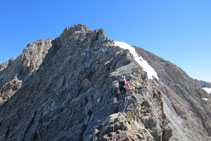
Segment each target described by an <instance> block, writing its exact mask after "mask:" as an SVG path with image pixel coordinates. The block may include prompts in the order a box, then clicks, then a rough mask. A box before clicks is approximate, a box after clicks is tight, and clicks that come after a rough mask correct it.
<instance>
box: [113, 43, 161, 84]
mask: <svg viewBox="0 0 211 141" xmlns="http://www.w3.org/2000/svg"><path fill="white" fill-rule="evenodd" d="M114 45H115V46H119V47H120V48H123V49H128V50H129V51H130V53H131V54H132V55H133V57H134V58H135V60H136V62H137V63H138V64H139V65H140V66H141V67H142V68H143V69H144V71H145V72H147V76H148V78H149V79H153V77H154V78H156V79H157V80H159V78H158V75H157V72H156V71H155V70H154V68H152V67H151V66H150V65H149V64H148V62H147V61H146V60H144V59H143V58H142V57H141V56H139V55H138V54H137V52H136V50H135V48H134V47H132V46H131V45H129V44H127V43H125V42H119V41H115V42H114Z"/></svg>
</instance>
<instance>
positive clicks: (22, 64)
mask: <svg viewBox="0 0 211 141" xmlns="http://www.w3.org/2000/svg"><path fill="white" fill-rule="evenodd" d="M131 47H132V46H131ZM132 48H133V47H132ZM134 48H135V50H136V52H137V54H138V55H139V56H142V58H143V59H144V60H146V61H147V62H148V63H149V65H151V66H152V67H153V68H154V69H155V71H156V72H157V74H158V77H159V80H157V79H149V78H148V77H147V72H145V71H144V68H143V67H141V66H140V65H139V64H138V63H137V61H136V60H135V59H134V55H133V54H131V52H130V51H129V50H126V49H122V48H121V47H120V46H116V45H115V43H114V41H112V40H110V39H108V37H107V36H106V35H105V33H104V30H103V29H99V30H94V31H92V30H90V29H89V28H88V27H86V26H85V25H81V24H79V25H76V26H73V27H69V28H66V29H65V30H64V32H63V33H62V34H61V36H60V37H58V38H56V39H49V40H46V41H37V42H35V43H33V44H29V45H28V47H27V48H26V49H25V50H24V51H23V54H22V55H21V56H19V57H17V58H16V59H12V60H10V61H8V62H6V63H4V64H2V65H1V66H0V80H1V81H0V98H1V103H2V104H1V105H0V129H1V130H0V140H51V141H52V140H56V141H58V140H61V141H63V140H64V141H66V140H71V141H72V140H75V141H77V140H90V141H91V140H92V141H93V140H143V141H144V140H147V141H151V140H152V141H153V140H156V141H159V140H163V141H167V140H187V141H189V140H190V141H198V140H203V141H206V140H210V136H211V119H210V117H211V113H210V109H211V105H210V97H209V95H207V94H206V92H204V91H203V90H202V89H201V88H200V86H198V85H197V84H196V83H195V82H194V81H193V79H191V78H190V77H188V76H187V75H186V74H185V73H184V72H183V71H182V70H181V69H179V68H178V67H177V66H175V65H173V64H172V63H170V62H167V61H165V60H163V59H162V58H159V57H157V56H155V55H153V54H151V53H149V52H147V51H145V50H143V49H141V48H138V47H134ZM123 74H124V75H126V77H127V80H128V82H129V84H130V87H131V91H130V94H129V95H128V96H127V99H128V101H127V102H128V103H127V107H126V108H125V106H124V105H125V103H124V102H123V101H124V99H123V98H122V96H121V95H118V94H117V92H116V91H115V90H116V89H118V85H117V84H118V79H119V77H120V76H121V75H123ZM204 97H206V98H208V100H207V101H204V100H203V99H202V98H204ZM123 111H124V112H123ZM196 121H197V122H196Z"/></svg>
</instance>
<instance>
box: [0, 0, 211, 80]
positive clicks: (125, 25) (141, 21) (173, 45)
mask: <svg viewBox="0 0 211 141" xmlns="http://www.w3.org/2000/svg"><path fill="white" fill-rule="evenodd" d="M210 7H211V1H210V0H81V1H78V0H36V1H32V0H31V1H29V0H1V1H0V19H1V22H0V63H3V62H5V61H7V60H8V59H9V58H11V57H16V56H18V55H20V54H21V52H22V50H23V49H24V48H25V47H26V45H27V44H28V43H30V42H34V41H36V40H39V39H43V40H45V39H48V38H56V37H58V36H59V35H60V34H61V33H62V32H63V30H64V28H65V27H69V26H73V25H74V24H79V23H82V24H85V25H87V26H88V27H90V28H91V29H93V30H94V29H98V28H104V29H105V32H106V34H107V36H108V37H109V38H110V39H112V40H117V41H124V42H126V43H129V44H132V45H136V46H140V47H142V48H144V49H146V50H148V51H151V52H152V53H154V54H156V55H158V56H160V57H162V58H164V59H166V60H168V61H171V62H173V63H174V64H176V65H178V66H179V67H181V68H182V69H183V70H185V72H186V73H188V74H189V75H190V76H191V77H193V78H197V79H201V80H206V81H209V82H211V63H210V60H211V55H210V54H211V8H210Z"/></svg>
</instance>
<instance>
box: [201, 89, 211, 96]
mask: <svg viewBox="0 0 211 141" xmlns="http://www.w3.org/2000/svg"><path fill="white" fill-rule="evenodd" d="M202 89H204V90H205V91H206V92H207V93H208V94H211V88H207V87H204V88H202Z"/></svg>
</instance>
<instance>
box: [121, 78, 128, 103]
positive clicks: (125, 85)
mask: <svg viewBox="0 0 211 141" xmlns="http://www.w3.org/2000/svg"><path fill="white" fill-rule="evenodd" d="M129 90H130V86H129V83H128V81H127V80H126V78H125V76H124V75H122V76H121V78H120V79H119V91H120V94H121V95H123V99H124V102H125V96H126V94H127V93H129ZM124 102H123V103H124Z"/></svg>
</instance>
